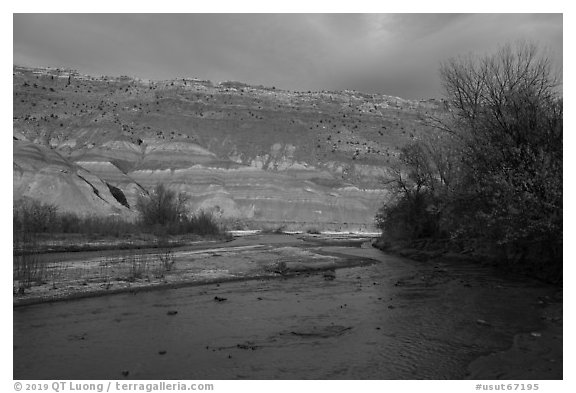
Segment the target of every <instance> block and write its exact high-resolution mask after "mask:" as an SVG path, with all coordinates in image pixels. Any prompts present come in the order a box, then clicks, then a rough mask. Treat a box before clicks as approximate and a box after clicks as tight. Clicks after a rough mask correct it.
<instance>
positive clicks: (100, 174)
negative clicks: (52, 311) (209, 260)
mask: <svg viewBox="0 0 576 393" xmlns="http://www.w3.org/2000/svg"><path fill="white" fill-rule="evenodd" d="M440 110H441V109H440V105H439V103H437V102H435V101H425V102H424V101H422V102H411V101H405V100H402V99H399V98H395V97H388V96H381V95H363V94H361V93H357V92H349V91H345V92H314V93H312V92H307V93H303V92H287V91H278V90H276V89H274V88H264V87H252V86H247V85H244V84H240V83H232V82H225V83H220V84H216V85H215V84H212V83H211V82H209V81H201V80H190V79H180V80H174V81H164V82H150V81H141V80H134V79H131V78H128V77H120V78H111V77H98V78H95V77H88V76H82V75H79V74H77V73H75V72H73V71H69V70H56V69H28V68H23V67H14V129H13V136H14V193H13V196H14V199H18V198H21V197H23V196H26V197H31V198H36V199H39V200H42V201H45V202H49V203H53V204H56V205H57V206H58V208H59V209H60V210H61V211H72V212H75V213H78V214H84V215H86V214H98V215H110V214H116V215H121V216H124V217H126V218H134V217H135V216H136V212H135V209H134V205H135V203H136V200H137V198H138V197H139V196H140V195H143V194H145V193H146V192H147V191H148V190H150V189H151V188H152V187H154V186H155V185H157V184H159V183H163V184H165V185H167V186H168V187H170V188H172V189H175V190H178V191H182V192H185V193H187V194H188V195H189V197H190V202H189V204H190V206H189V207H190V208H191V210H193V211H194V210H209V211H212V212H213V213H215V214H217V215H219V216H222V217H224V218H227V219H235V220H238V221H239V222H242V221H243V222H247V223H251V224H254V225H258V223H262V224H264V223H275V224H282V223H284V224H287V225H288V226H290V225H292V226H294V227H298V226H300V227H306V226H308V227H311V226H313V227H316V228H319V229H322V228H325V229H368V230H369V229H371V228H372V226H373V218H374V215H375V213H376V211H377V209H378V207H379V206H380V205H381V203H382V201H383V200H384V198H385V197H386V191H385V190H384V189H383V186H382V182H381V180H380V178H381V177H382V176H383V175H384V174H385V172H386V168H387V166H389V165H390V164H391V163H392V162H394V160H396V159H397V155H398V149H399V147H401V146H402V145H404V144H405V143H406V142H408V141H409V140H410V139H415V138H417V137H418V135H419V134H420V133H422V132H425V125H424V118H425V116H426V114H427V113H428V112H435V111H440Z"/></svg>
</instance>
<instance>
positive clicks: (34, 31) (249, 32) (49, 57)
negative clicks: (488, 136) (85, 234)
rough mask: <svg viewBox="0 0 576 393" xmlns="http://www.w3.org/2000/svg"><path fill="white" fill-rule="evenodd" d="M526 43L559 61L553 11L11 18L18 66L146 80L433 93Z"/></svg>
mask: <svg viewBox="0 0 576 393" xmlns="http://www.w3.org/2000/svg"><path fill="white" fill-rule="evenodd" d="M517 39H529V40H534V41H537V42H539V43H540V44H542V45H545V46H548V47H550V49H551V50H552V52H553V53H554V56H555V59H556V62H557V63H558V64H560V65H561V63H562V15H558V14H556V15H554V14H477V15H476V14H158V15H156V14H142V15H140V14H137V15H134V14H90V15H83V14H36V15H34V14H15V15H14V62H15V63H16V64H24V65H30V66H55V67H71V68H77V69H78V70H79V71H80V72H85V73H90V74H100V75H102V74H109V75H134V76H137V77H141V78H149V79H168V78H173V77H201V78H206V79H211V80H215V81H221V80H240V81H244V82H248V83H254V84H263V85H268V86H271V85H275V86H277V87H281V88H285V89H291V90H318V89H327V90H334V89H341V88H350V89H356V90H364V91H372V92H374V91H378V92H382V93H385V94H392V95H398V96H402V97H406V98H419V97H422V98H424V97H430V96H437V95H438V94H440V83H439V80H438V73H437V69H438V65H439V62H440V61H441V60H443V59H446V58H447V57H450V56H454V55H456V54H458V53H462V52H468V51H472V52H480V53H483V52H490V51H493V50H494V49H496V48H497V46H498V44H500V43H504V42H508V41H513V40H517Z"/></svg>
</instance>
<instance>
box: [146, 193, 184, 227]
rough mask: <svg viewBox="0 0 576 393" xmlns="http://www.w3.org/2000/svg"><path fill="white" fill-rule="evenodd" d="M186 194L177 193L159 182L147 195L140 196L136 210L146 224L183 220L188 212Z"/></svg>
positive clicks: (170, 222) (165, 223) (171, 222)
mask: <svg viewBox="0 0 576 393" xmlns="http://www.w3.org/2000/svg"><path fill="white" fill-rule="evenodd" d="M187 202H188V198H187V196H186V194H184V193H179V194H176V192H175V191H172V190H169V189H167V188H166V187H165V186H164V185H163V184H158V185H157V186H156V187H155V188H154V189H153V190H152V191H151V192H150V193H149V194H148V195H147V196H142V195H141V196H140V197H139V198H138V200H137V202H136V210H138V212H139V213H140V218H141V220H142V222H143V224H145V225H156V224H159V225H162V226H164V225H167V224H174V223H178V222H181V221H182V220H184V219H185V218H186V215H187V213H188V211H187V208H186V203H187Z"/></svg>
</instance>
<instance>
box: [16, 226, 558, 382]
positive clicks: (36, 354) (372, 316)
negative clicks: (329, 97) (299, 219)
mask: <svg viewBox="0 0 576 393" xmlns="http://www.w3.org/2000/svg"><path fill="white" fill-rule="evenodd" d="M241 242H244V246H258V245H260V246H262V247H264V248H261V249H260V250H261V251H266V252H270V253H274V252H276V251H275V250H278V249H282V248H284V249H285V248H286V247H292V248H294V249H292V248H291V249H290V250H289V252H288V251H286V249H285V250H284V252H287V253H288V254H286V255H284V257H285V259H284V260H285V261H286V262H287V266H288V267H290V266H292V267H294V266H298V265H296V262H298V261H299V262H300V265H299V266H309V265H310V263H312V262H310V261H308V262H307V261H306V259H307V258H310V257H312V258H313V259H314V258H315V257H314V255H317V256H322V258H318V259H315V260H313V263H321V264H324V265H321V266H323V268H322V269H316V270H314V269H312V270H307V269H300V271H298V269H294V270H293V271H292V273H291V274H289V275H287V276H286V277H284V276H282V275H278V274H276V275H271V276H266V277H261V278H252V279H250V277H245V278H246V279H245V280H241V281H230V282H221V283H217V282H215V281H214V282H209V283H202V282H200V283H199V284H202V285H194V286H183V287H180V288H170V287H165V288H159V289H156V290H154V291H140V292H138V291H137V292H126V293H120V294H114V295H110V296H99V297H91V298H85V299H76V300H68V301H58V302H49V303H43V304H35V305H28V306H21V307H15V308H14V378H15V379H272V378H274V379H464V378H474V379H484V378H487V379H498V378H502V379H561V378H562V298H561V291H560V290H559V289H558V288H554V287H551V286H547V285H544V284H542V283H538V282H536V281H531V280H527V279H525V278H519V277H510V276H509V277H503V276H502V275H501V274H500V273H498V272H495V271H494V270H492V269H491V268H490V267H486V266H481V265H478V264H471V263H468V262H466V263H465V262H462V263H458V262H455V261H450V262H442V261H441V260H437V261H431V262H427V263H422V262H416V261H412V260H408V259H404V258H401V257H396V256H390V255H386V254H384V253H382V252H380V251H378V250H375V249H372V248H370V247H368V246H367V243H364V244H363V245H362V246H360V245H361V242H356V243H355V242H351V243H350V242H344V240H329V239H307V240H306V241H302V240H298V239H297V238H296V237H295V236H290V237H289V236H279V237H270V236H268V237H252V238H251V239H244V240H241ZM232 246H240V244H233V245H232ZM212 248H214V247H212ZM247 250H251V251H254V252H256V251H257V250H258V248H255V249H247ZM247 250H244V251H247ZM212 252H213V253H215V254H217V255H212V256H210V255H208V254H206V255H205V256H203V258H204V260H206V261H207V262H206V263H210V258H222V256H223V254H225V251H222V250H220V251H212ZM311 254H313V255H311ZM243 255H244V256H246V254H243ZM293 257H294V258H293ZM233 260H234V258H233V257H232V254H229V260H228V263H231V261H233ZM355 260H356V261H358V263H356V264H355V263H354V261H355ZM218 261H219V262H218V263H221V264H223V265H222V266H221V267H220V268H221V269H224V270H226V267H225V266H224V265H225V261H224V260H222V259H218ZM342 261H347V263H348V264H345V263H343V262H342ZM212 262H214V261H212ZM214 263H216V262H214ZM243 263H245V264H246V266H252V267H254V266H260V265H258V264H255V265H250V262H249V261H248V259H247V260H246V261H244V262H243ZM263 263H264V262H263ZM266 263H268V262H266ZM291 264H292V265H291ZM327 264H328V265H327ZM330 264H334V266H332V265H330ZM219 266H220V265H219ZM326 266H328V268H327V269H326V268H325V267H326ZM332 267H333V268H332ZM255 269H256V268H255ZM254 277H256V276H254Z"/></svg>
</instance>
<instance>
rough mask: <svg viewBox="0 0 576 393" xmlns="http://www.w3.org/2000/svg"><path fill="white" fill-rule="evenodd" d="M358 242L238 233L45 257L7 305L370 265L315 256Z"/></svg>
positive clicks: (16, 283) (359, 239)
mask: <svg viewBox="0 0 576 393" xmlns="http://www.w3.org/2000/svg"><path fill="white" fill-rule="evenodd" d="M366 240H367V238H365V237H362V236H359V235H354V234H353V235H350V234H348V235H339V236H334V235H331V236H328V235H307V234H297V235H287V234H275V235H272V234H257V233H255V234H254V233H250V234H240V236H239V237H237V238H236V239H235V240H232V241H224V242H222V241H220V242H219V241H215V240H212V241H203V242H194V243H189V244H188V245H186V246H174V245H173V246H171V247H167V246H164V247H156V246H155V247H147V248H146V247H142V248H134V247H132V248H128V249H107V250H98V251H83V252H79V251H76V252H64V253H62V252H60V253H58V252H46V253H44V254H38V255H35V256H34V258H35V263H36V265H37V266H38V269H42V270H41V278H40V279H38V280H36V281H34V282H32V283H31V285H30V286H29V287H26V288H23V286H22V285H21V283H20V282H19V281H14V284H13V285H14V286H13V293H14V297H13V304H14V306H23V305H30V304H38V303H46V302H54V301H61V300H68V299H79V298H86V297H96V296H105V295H112V294H119V293H124V292H131V293H135V292H141V291H151V290H159V289H174V288H181V287H186V286H195V285H205V284H211V283H220V282H230V281H242V280H250V279H272V278H282V277H289V276H293V275H298V274H302V273H312V272H324V271H333V270H335V269H340V268H344V267H352V266H359V265H366V264H370V263H374V261H373V260H370V259H366V258H349V257H345V256H342V255H338V254H334V253H331V252H329V251H326V250H321V246H325V245H328V244H332V245H341V246H347V245H356V246H359V245H360V244H361V243H362V242H365V241H366Z"/></svg>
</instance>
